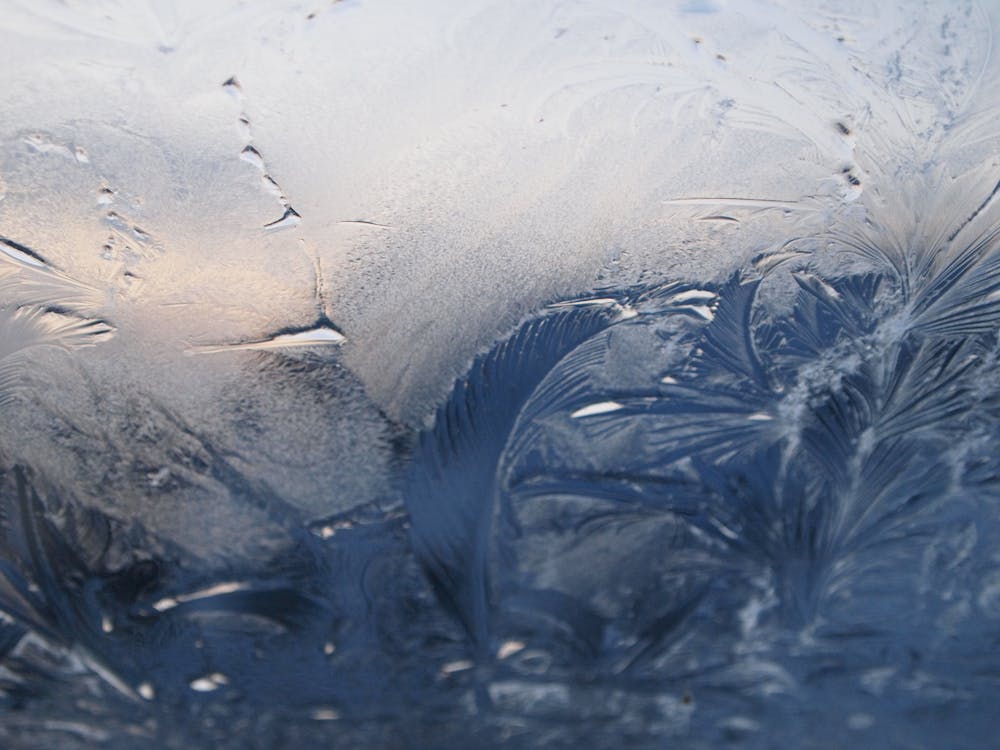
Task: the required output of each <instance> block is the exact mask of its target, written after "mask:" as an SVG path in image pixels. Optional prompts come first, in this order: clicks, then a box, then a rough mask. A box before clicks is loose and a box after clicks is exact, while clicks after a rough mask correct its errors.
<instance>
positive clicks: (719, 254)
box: [0, 0, 1000, 544]
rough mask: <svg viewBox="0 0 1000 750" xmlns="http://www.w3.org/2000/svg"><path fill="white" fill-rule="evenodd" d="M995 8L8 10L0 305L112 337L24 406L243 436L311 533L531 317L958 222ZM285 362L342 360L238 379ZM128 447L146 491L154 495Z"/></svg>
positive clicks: (470, 4)
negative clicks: (165, 415) (299, 380)
mask: <svg viewBox="0 0 1000 750" xmlns="http://www.w3.org/2000/svg"><path fill="white" fill-rule="evenodd" d="M996 13H997V10H996V9H995V8H994V7H992V6H991V5H990V4H976V3H970V2H936V3H929V4H927V5H926V6H924V7H922V8H921V9H920V11H919V12H916V11H914V9H913V6H912V4H911V3H909V2H901V1H900V2H891V3H881V4H878V6H877V7H874V8H873V7H872V4H870V3H852V2H846V3H838V4H836V5H831V4H830V3H827V2H817V3H812V4H809V3H799V2H794V3H792V2H788V3H781V2H765V1H764V0H760V1H746V2H738V1H735V0H733V1H729V2H727V1H725V0H719V1H718V2H712V1H711V0H689V1H687V2H671V3H663V2H643V1H639V0H636V1H633V2H601V1H599V0H591V1H586V2H574V3H562V2H482V1H481V0H467V1H464V2H457V1H456V2H440V1H437V0H430V1H428V2H420V3H414V2H406V1H404V0H396V1H393V0H387V1H385V2H355V1H354V0H343V1H342V2H332V3H331V2H324V1H322V0H315V1H314V2H280V1H279V2H268V3H238V2H226V1H224V0H219V1H218V2H212V3H205V2H193V1H186V2H179V3H166V2H154V1H153V0H149V2H134V3H132V2H129V3H125V2H110V1H109V2H95V3H87V4H69V5H67V4H65V3H61V2H55V0H44V1H42V0H40V1H37V2H36V1H35V0H31V1H29V0H23V2H20V1H18V0H2V2H0V90H2V91H3V92H4V106H3V107H2V108H0V236H2V237H3V238H7V239H9V240H10V243H7V242H5V243H3V244H0V251H2V252H3V253H4V257H3V258H0V260H3V261H4V264H0V295H2V298H0V305H3V306H4V308H3V309H4V310H5V311H6V312H5V313H4V314H11V312H10V311H12V310H16V309H18V307H19V306H23V305H39V304H43V303H51V304H54V305H58V304H59V303H60V301H61V296H62V295H69V296H70V297H72V300H73V304H72V305H71V306H68V307H67V306H65V305H64V306H63V307H66V309H65V310H63V312H64V313H67V314H68V313H72V314H73V315H76V316H79V320H82V321H91V322H89V323H85V325H97V323H96V322H95V321H100V323H101V325H104V326H107V327H108V331H113V332H114V335H113V336H110V335H103V336H102V340H101V341H100V342H99V343H100V345H99V346H87V347H84V348H79V349H78V350H76V349H74V351H73V352H72V353H71V354H66V353H65V352H64V351H61V352H55V350H54V349H53V347H45V352H44V353H43V354H39V355H38V356H40V357H44V358H45V362H46V367H45V369H44V372H42V373H41V375H38V376H37V379H38V381H39V382H38V383H36V384H35V386H36V390H37V394H36V396H35V398H36V399H38V400H41V402H43V403H44V404H47V408H48V410H49V411H50V412H51V413H53V414H56V415H60V418H62V419H64V420H65V421H66V422H70V423H73V424H74V425H76V426H77V427H78V428H80V429H81V430H83V432H84V433H87V432H88V430H89V433H90V438H94V437H97V436H99V435H100V433H101V432H102V430H103V429H104V428H105V426H106V425H107V424H109V422H110V423H115V424H119V425H128V426H129V429H128V430H125V431H123V430H121V429H119V432H122V434H127V435H128V436H129V437H126V438H122V441H123V447H124V446H125V445H128V446H129V449H130V450H139V449H137V448H136V447H135V446H137V445H140V446H141V445H146V443H143V442H142V440H140V438H143V437H144V436H143V430H144V429H145V428H144V425H145V424H146V420H153V421H155V418H154V417H151V416H150V413H152V412H154V411H155V409H154V408H153V407H149V406H144V405H143V404H145V403H146V401H143V399H146V400H148V402H149V403H167V404H169V406H170V408H171V409H172V410H173V412H174V413H176V414H177V415H179V418H180V419H181V420H183V421H184V422H185V424H188V425H198V426H199V429H200V430H201V431H202V432H203V434H204V435H216V434H218V435H226V434H237V435H239V436H240V440H241V441H243V442H242V446H243V448H242V450H244V451H245V455H244V456H243V457H242V460H244V461H245V465H243V464H241V466H240V468H241V469H243V470H245V471H247V472H250V473H251V474H252V473H253V472H254V471H259V472H260V474H261V475H263V476H267V478H268V480H269V481H270V482H272V483H273V484H275V485H277V489H278V490H279V491H280V492H281V494H282V495H283V496H295V497H297V498H300V500H299V502H301V504H302V505H303V506H304V507H306V508H307V510H309V512H319V511H320V510H323V508H321V507H318V506H317V505H316V504H317V503H319V502H320V500H318V499H317V500H315V501H314V500H310V498H328V497H329V496H330V490H331V487H330V486H328V485H326V484H322V483H321V482H320V480H319V479H318V478H323V482H327V481H328V478H329V477H331V476H332V477H334V479H333V487H332V490H334V494H338V495H339V496H344V497H347V496H350V497H352V498H358V497H365V498H370V497H372V496H374V495H377V494H378V492H379V491H380V489H381V485H380V484H379V482H380V480H379V478H378V477H379V476H381V474H380V472H381V468H382V467H383V466H384V465H385V462H387V461H389V448H388V447H387V446H388V437H387V434H386V432H385V429H386V428H385V427H384V423H385V419H386V418H389V419H394V420H398V421H402V422H405V423H407V424H409V425H417V424H421V423H422V422H423V421H424V420H425V419H426V418H427V416H428V415H429V414H431V413H432V411H433V409H434V408H435V406H436V405H437V404H438V403H439V402H440V401H441V399H442V398H443V397H444V395H445V394H446V393H447V391H448V388H449V387H450V383H451V382H452V380H453V379H454V377H455V376H456V375H459V374H460V373H461V372H462V371H463V370H464V368H465V367H466V366H467V364H468V362H469V360H470V358H471V357H472V355H473V354H474V353H475V352H476V351H479V350H481V349H483V348H484V347H486V346H488V345H489V344H490V343H492V342H493V341H495V340H496V339H497V337H498V336H499V335H501V334H503V333H505V332H507V331H509V330H510V329H511V328H512V326H513V325H514V324H515V323H517V322H518V321H519V320H520V319H522V318H523V317H524V316H525V315H526V314H528V313H529V312H531V311H533V310H537V309H539V308H541V307H543V306H544V305H546V304H549V303H552V302H554V301H557V300H559V299H567V298H575V297H579V295H585V294H587V293H588V292H589V290H591V289H593V288H594V287H595V286H598V285H600V284H621V285H624V284H627V283H630V282H634V281H637V280H640V279H643V280H650V279H652V280H656V279H661V278H673V277H679V278H687V279H693V280H700V281H702V282H704V281H708V280H711V279H712V278H718V277H720V276H722V275H725V274H727V273H729V272H730V271H732V270H733V269H734V268H736V267H737V266H738V265H740V264H741V263H744V262H745V261H747V260H748V259H749V258H751V257H752V256H754V255H756V254H757V253H759V252H761V251H763V250H767V249H770V250H774V249H775V248H776V247H780V246H781V245H782V244H783V243H785V242H786V241H788V240H789V239H793V238H795V239H800V238H803V237H805V238H808V237H810V236H812V235H814V234H817V233H819V232H821V231H827V230H829V229H830V228H831V227H836V226H838V225H840V224H843V225H845V226H850V225H857V224H858V223H859V222H863V221H864V220H865V217H867V216H877V217H878V220H879V222H880V226H883V227H888V229H887V230H886V231H887V232H889V234H890V235H892V236H891V237H890V241H897V240H898V238H899V237H902V236H904V235H905V234H906V233H907V232H908V231H910V229H911V228H912V227H914V226H916V225H917V224H920V222H921V221H923V220H925V219H926V218H927V217H928V216H930V215H931V214H932V210H933V211H944V212H946V213H948V215H949V218H951V217H953V216H956V215H961V214H962V213H963V212H964V213H965V214H969V213H972V212H973V211H975V210H976V207H977V206H978V205H979V204H980V203H981V202H982V201H983V200H985V199H986V198H987V196H988V195H989V194H990V190H991V189H992V188H993V185H994V184H995V182H996V154H995V152H996V145H995V141H994V140H993V135H994V131H995V124H994V123H995V118H994V117H993V115H992V112H993V111H994V108H995V105H996V102H997V101H998V99H997V96H996V93H997V92H996V90H995V85H994V84H993V81H995V80H1000V78H998V77H997V75H996V72H997V71H996V65H995V61H994V60H993V59H992V58H991V56H990V50H991V46H992V43H993V31H992V25H993V24H994V23H995V21H996ZM974 167H975V169H974ZM960 176H962V177H961V179H959V177H960ZM931 198H933V200H934V201H935V203H933V205H932V203H931ZM948 224H949V225H951V224H953V222H948ZM895 229H899V231H898V232H895V233H893V232H894V230H895ZM11 243H13V244H11ZM807 245H808V243H802V242H800V243H799V244H797V245H796V246H795V249H794V251H795V252H801V251H804V250H807V249H808V247H807ZM28 251H30V253H29V252H28ZM32 253H33V254H32ZM11 263H13V264H14V266H16V267H14V268H13V270H10V271H8V269H7V268H6V265H10V264H11ZM5 264H6V265H5ZM595 299H599V298H595ZM60 309H62V308H60ZM698 309H699V310H701V311H702V312H701V314H702V316H703V317H710V316H711V314H712V311H711V309H710V308H709V307H702V308H698ZM22 314H23V313H22ZM317 321H320V322H317ZM325 321H329V323H330V324H329V325H327V323H326V322H325ZM65 325H70V324H69V323H67V324H65ZM64 327H65V326H64ZM101 330H102V331H104V329H101ZM290 331H292V332H294V331H298V332H305V333H301V334H289V332H290ZM309 331H313V332H314V333H316V335H315V336H312V338H311V339H310V341H308V342H306V341H303V340H298V339H296V340H294V341H293V340H283V339H280V338H275V337H280V336H286V337H287V336H293V337H294V336H298V337H299V338H300V339H302V338H310V335H309V334H308V332H309ZM317 332H318V333H317ZM37 335H38V336H39V340H38V343H50V342H49V341H48V340H47V339H46V338H45V337H46V335H47V334H46V333H45V329H43V328H40V329H39V333H38V334H37ZM318 339H323V340H322V341H319V340H318ZM302 343H307V344H310V346H309V347H305V348H308V349H310V350H313V349H318V348H322V349H323V351H324V352H328V353H326V354H323V355H317V356H334V357H338V358H340V359H339V361H340V362H342V363H343V365H344V366H345V370H344V372H345V375H344V379H343V381H342V382H341V381H338V382H339V385H337V386H336V387H333V386H331V385H330V384H329V383H320V384H317V386H316V390H322V391H323V393H325V394H326V395H324V396H323V397H322V399H321V400H320V402H317V399H318V398H319V397H318V396H317V395H316V392H315V391H313V390H308V389H305V390H304V389H303V387H300V388H299V389H298V390H296V389H295V388H287V387H286V386H285V383H286V381H284V380H282V379H281V378H280V377H274V378H270V379H269V378H261V377H259V372H258V370H257V369H255V368H259V367H261V365H260V361H259V360H258V359H254V358H255V357H260V356H262V355H261V354H260V350H261V349H268V350H280V349H282V348H283V346H284V345H285V344H289V345H299V344H302ZM315 344H325V345H326V346H325V347H319V346H312V345H315ZM329 344H337V345H338V346H329ZM65 348H66V347H64V349H65ZM287 348H288V349H289V350H291V349H293V348H294V349H296V351H302V350H303V348H302V347H299V346H289V347H287ZM29 349H31V347H30V346H28V347H27V349H25V350H24V351H27V350H29ZM199 349H201V350H203V351H208V350H211V351H213V352H215V353H216V354H217V356H213V357H185V356H184V354H185V352H190V351H198V350H199ZM24 351H22V352H21V353H19V354H18V356H19V357H23V356H26V355H25V354H24ZM230 352H231V353H230ZM329 352H332V353H329ZM28 354H29V355H30V352H28ZM150 373H155V376H151V375H150ZM25 377H27V376H25ZM0 382H5V381H0ZM21 385H22V386H25V387H28V386H30V385H31V384H30V383H28V384H24V383H22V384H21ZM90 393H96V394H97V398H96V399H94V398H91V397H85V395H84V394H90ZM139 394H142V395H141V397H140V395H139ZM137 399H138V401H137ZM589 413H596V412H589ZM34 414H35V410H34V409H26V410H25V411H24V413H20V412H17V413H13V414H12V415H10V416H9V417H7V418H8V419H10V420H20V422H23V424H20V426H19V429H18V430H14V431H12V430H5V431H4V435H3V438H2V443H3V445H2V446H0V447H2V449H3V450H4V451H6V452H8V453H10V454H11V455H12V456H14V457H15V458H17V459H19V460H25V461H27V462H29V463H39V462H40V463H43V464H45V465H51V466H65V467H67V468H66V471H67V472H68V474H69V475H72V472H74V471H77V470H80V468H81V463H80V462H86V461H89V460H96V459H92V458H87V457H85V456H81V455H80V451H78V450H76V448H77V447H78V446H76V445H75V444H74V443H73V441H72V440H67V441H65V442H63V443H56V442H53V441H51V440H49V439H48V437H47V436H48V434H49V433H48V430H50V429H51V424H50V423H49V422H46V420H44V419H42V418H40V417H37V416H33V415H34ZM279 415H280V418H279ZM578 416H580V417H583V416H585V414H583V413H581V414H579V415H578ZM338 419H339V420H341V421H339V422H338V421H337V420H338ZM178 429H179V428H178ZM15 435H16V438H15V437H14V436H15ZM136 436H138V437H136ZM248 436H249V437H248ZM145 437H148V443H149V449H148V455H146V456H145V457H144V458H143V460H142V461H137V466H136V468H135V471H137V472H140V473H141V474H142V476H153V475H158V474H157V472H158V471H160V470H161V464H160V463H158V461H159V458H161V457H159V456H158V455H157V454H156V445H157V442H158V440H161V439H162V436H161V437H160V438H158V437H157V436H156V435H147V436H145ZM82 439H84V438H81V440H82ZM114 439H117V438H114ZM185 439H186V440H189V441H190V442H191V443H192V445H191V446H190V451H191V452H192V453H197V452H198V451H199V450H202V448H200V447H198V446H197V445H194V443H196V442H197V440H198V439H199V438H198V437H197V436H196V435H193V434H187V437H186V438H185ZM137 441H138V442H137ZM248 441H249V442H248ZM268 446H270V447H268ZM142 450H146V449H145V448H142ZM255 451H257V452H255ZM268 451H270V453H268ZM372 456H379V457H380V458H379V459H378V460H373V459H372ZM380 461H381V462H382V463H379V462H380ZM255 467H256V468H255ZM106 468H107V467H106ZM116 470H119V471H125V469H124V468H122V467H117V469H116ZM129 470H132V469H129ZM164 476H166V475H164ZM192 481H193V480H192ZM154 489H159V488H154ZM206 491H207V490H206ZM158 507H159V510H157V511H156V513H159V514H160V517H159V522H160V523H162V524H163V525H164V528H168V529H169V528H171V527H172V526H171V524H173V525H175V526H179V527H183V528H185V529H187V528H188V527H189V526H190V523H189V520H190V514H191V511H190V510H186V509H184V508H176V507H174V508H173V510H171V509H170V508H168V507H167V506H165V505H161V506H158ZM151 512H152V511H151ZM220 512H221V511H220ZM171 513H173V514H175V515H173V516H171V515H170V514H171ZM251 515H252V514H251ZM154 521H155V519H154ZM225 522H226V523H235V521H234V520H233V519H232V518H230V517H228V516H226V517H225ZM245 523H246V524H247V529H248V533H249V530H252V529H254V528H258V525H259V524H260V523H262V521H261V519H259V518H247V519H246V520H245ZM203 526H204V533H205V534H206V535H207V536H206V537H205V539H203V540H202V543H204V544H208V543H209V542H210V540H211V524H204V525H203ZM189 533H193V532H192V531H190V530H189Z"/></svg>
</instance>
